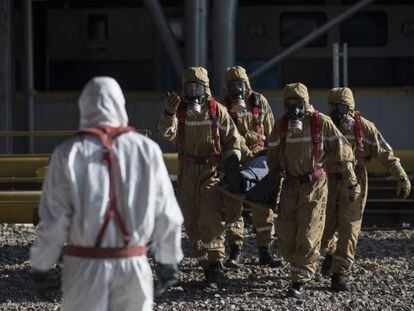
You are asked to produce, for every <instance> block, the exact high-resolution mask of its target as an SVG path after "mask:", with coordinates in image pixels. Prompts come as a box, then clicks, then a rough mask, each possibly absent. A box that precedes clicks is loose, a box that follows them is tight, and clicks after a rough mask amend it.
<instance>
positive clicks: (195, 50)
mask: <svg viewBox="0 0 414 311" xmlns="http://www.w3.org/2000/svg"><path fill="white" fill-rule="evenodd" d="M198 7H199V0H186V1H185V38H186V40H185V48H186V58H187V66H189V67H190V66H198V64H199V55H200V51H199V48H200V44H199V39H200V36H199V34H200V21H199V19H200V15H199V14H198Z"/></svg>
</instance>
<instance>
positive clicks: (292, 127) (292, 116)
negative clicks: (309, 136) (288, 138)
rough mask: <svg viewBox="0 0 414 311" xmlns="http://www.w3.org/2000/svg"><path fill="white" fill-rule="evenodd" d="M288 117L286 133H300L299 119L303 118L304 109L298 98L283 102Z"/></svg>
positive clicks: (301, 124)
mask: <svg viewBox="0 0 414 311" xmlns="http://www.w3.org/2000/svg"><path fill="white" fill-rule="evenodd" d="M285 107H286V113H287V117H288V120H289V122H288V131H289V132H292V133H295V132H301V131H302V129H303V123H302V121H301V119H302V118H303V117H304V116H305V107H304V105H303V103H302V101H301V100H300V99H299V98H288V99H287V100H286V102H285Z"/></svg>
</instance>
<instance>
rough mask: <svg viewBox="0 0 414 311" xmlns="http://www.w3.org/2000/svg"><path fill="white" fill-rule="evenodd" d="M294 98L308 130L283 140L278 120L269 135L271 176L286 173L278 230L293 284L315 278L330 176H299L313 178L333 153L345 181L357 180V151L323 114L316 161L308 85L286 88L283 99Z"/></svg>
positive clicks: (304, 128) (294, 85)
mask: <svg viewBox="0 0 414 311" xmlns="http://www.w3.org/2000/svg"><path fill="white" fill-rule="evenodd" d="M289 98H299V99H300V100H301V101H302V103H303V105H304V107H305V111H306V112H305V116H304V117H303V119H302V120H301V121H302V122H303V130H302V131H300V132H296V133H289V132H288V133H287V136H286V140H285V142H283V141H281V139H280V136H281V121H282V119H278V120H277V121H276V123H275V126H274V129H273V131H272V134H271V136H270V139H269V144H268V148H269V149H268V164H269V169H270V172H271V173H272V174H274V175H275V176H278V175H279V173H280V172H284V173H285V174H286V179H285V180H284V183H283V187H282V193H281V198H280V203H279V210H280V214H279V217H278V221H277V226H276V232H277V237H278V247H279V252H280V254H281V255H282V256H283V257H284V258H285V259H286V260H287V261H288V262H289V263H290V264H291V275H292V281H293V282H299V283H306V282H309V281H310V280H311V279H312V276H313V274H314V272H315V264H316V262H317V260H318V259H319V250H320V242H321V238H322V234H323V229H324V224H325V208H326V203H327V197H328V184H327V177H326V175H325V174H321V176H319V177H316V178H314V179H313V180H311V181H309V182H305V183H301V182H300V181H299V180H298V177H304V176H309V175H310V174H312V173H313V172H315V171H317V170H320V169H321V168H322V167H323V164H324V162H325V159H326V157H327V156H328V154H332V155H334V157H335V161H336V163H338V166H340V167H342V170H343V171H342V173H343V174H344V180H346V181H347V182H348V184H350V185H351V184H352V185H354V184H356V177H355V173H354V171H353V168H352V161H353V154H352V150H351V147H350V145H349V143H348V142H347V141H346V139H345V138H344V137H343V135H342V134H341V132H340V131H339V130H338V129H337V128H336V127H335V125H334V124H333V122H332V120H331V119H330V118H329V117H327V116H326V115H323V114H321V113H320V116H319V129H320V134H321V141H320V143H319V146H318V148H319V151H318V154H319V156H318V159H314V156H315V152H314V147H315V146H314V143H313V141H312V135H311V116H310V115H311V114H312V113H314V112H315V110H314V108H313V107H312V105H311V104H310V103H309V95H308V91H307V88H306V86H305V85H303V84H301V83H293V84H288V85H286V86H285V88H284V90H283V103H285V102H286V100H287V99H289Z"/></svg>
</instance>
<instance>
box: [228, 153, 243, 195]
mask: <svg viewBox="0 0 414 311" xmlns="http://www.w3.org/2000/svg"><path fill="white" fill-rule="evenodd" d="M224 174H226V184H227V186H228V187H229V190H230V191H231V192H235V193H239V192H240V186H241V185H240V183H241V178H240V160H239V158H238V157H237V156H236V155H230V156H228V157H227V158H226V160H225V161H224Z"/></svg>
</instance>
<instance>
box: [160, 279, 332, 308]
mask: <svg viewBox="0 0 414 311" xmlns="http://www.w3.org/2000/svg"><path fill="white" fill-rule="evenodd" d="M289 283H290V278H289V277H281V276H263V275H249V276H248V277H247V278H228V280H227V281H226V284H225V285H224V286H223V288H220V289H216V290H214V289H205V288H204V282H203V281H201V280H200V281H188V282H181V283H180V284H179V285H178V286H177V287H174V288H171V289H170V290H169V291H168V292H167V293H165V294H164V295H163V296H162V297H159V298H157V299H155V302H156V303H169V302H178V303H182V302H191V303H192V302H195V301H199V300H204V301H205V300H207V299H212V300H213V299H217V298H218V297H223V298H225V297H239V298H243V297H244V299H249V297H252V296H253V297H254V298H264V299H268V298H269V295H271V296H272V298H274V299H285V298H286V289H287V286H288V284H289ZM308 289H310V290H313V291H327V290H329V288H328V287H326V286H317V285H316V284H315V285H313V286H312V285H311V286H309V287H308Z"/></svg>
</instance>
